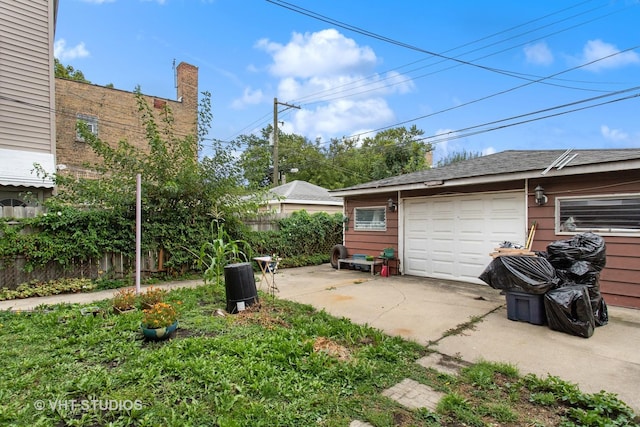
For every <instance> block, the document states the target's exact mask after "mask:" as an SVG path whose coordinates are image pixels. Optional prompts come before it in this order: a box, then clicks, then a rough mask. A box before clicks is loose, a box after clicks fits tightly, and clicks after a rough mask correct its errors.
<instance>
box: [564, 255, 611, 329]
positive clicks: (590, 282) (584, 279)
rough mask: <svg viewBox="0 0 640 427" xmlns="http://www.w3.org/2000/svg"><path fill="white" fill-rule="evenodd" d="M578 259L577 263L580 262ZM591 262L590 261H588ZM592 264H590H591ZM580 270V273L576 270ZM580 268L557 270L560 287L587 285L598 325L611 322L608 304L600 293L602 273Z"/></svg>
mask: <svg viewBox="0 0 640 427" xmlns="http://www.w3.org/2000/svg"><path fill="white" fill-rule="evenodd" d="M580 263H581V261H578V262H577V263H576V264H580ZM587 264H589V263H587ZM589 265H590V264H589ZM576 271H578V272H579V273H580V275H578V274H576V273H575V272H576ZM584 271H585V270H584V269H582V268H581V267H580V268H573V267H572V268H570V269H569V270H561V269H560V270H556V274H557V276H558V279H559V286H560V287H567V286H577V285H583V286H586V287H587V290H588V292H589V300H590V301H591V309H592V311H593V317H594V318H595V321H596V327H597V326H604V325H606V324H607V323H609V313H608V310H607V304H606V303H605V301H604V299H603V298H602V294H601V293H600V273H599V272H597V271H593V269H591V270H590V271H588V272H586V273H585V272H584Z"/></svg>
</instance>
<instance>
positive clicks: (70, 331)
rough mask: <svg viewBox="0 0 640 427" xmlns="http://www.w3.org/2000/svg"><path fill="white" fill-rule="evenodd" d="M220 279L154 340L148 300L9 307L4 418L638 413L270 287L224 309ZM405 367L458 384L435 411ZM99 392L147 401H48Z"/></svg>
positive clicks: (321, 419)
mask: <svg viewBox="0 0 640 427" xmlns="http://www.w3.org/2000/svg"><path fill="white" fill-rule="evenodd" d="M211 288H212V287H211V286H200V287H198V288H192V289H186V288H185V289H177V290H173V291H170V292H168V293H167V294H166V295H164V300H165V302H167V303H168V304H177V303H178V301H182V304H181V305H180V307H181V309H180V329H178V330H177V331H176V336H175V337H174V338H173V339H171V340H169V341H166V342H161V343H156V342H146V341H144V340H143V338H142V334H141V332H140V330H139V327H140V322H141V319H142V315H143V313H142V312H141V311H140V310H138V311H137V312H133V313H130V314H126V315H120V316H116V315H113V314H110V313H109V310H108V308H110V307H111V300H105V301H101V302H98V303H92V306H96V307H98V308H101V309H103V310H104V311H105V312H106V314H105V315H104V316H86V315H82V313H81V310H82V308H84V307H81V306H78V305H70V304H66V305H59V306H50V307H41V308H40V309H38V310H34V311H32V312H29V313H15V312H9V311H1V312H0V360H2V361H3V375H2V376H0V425H79V426H80V425H113V426H125V425H140V426H152V425H164V426H181V425H220V426H235V425H251V426H273V425H282V426H311V425H318V426H328V427H338V426H342V427H344V426H347V425H349V423H350V422H351V421H352V420H356V419H358V420H361V421H363V422H367V423H369V424H371V425H374V426H376V427H383V426H439V425H442V426H454V425H468V426H483V427H484V426H501V425H508V426H520V425H523V426H524V425H527V426H578V425H584V426H601V425H611V426H623V425H624V426H632V425H637V424H635V423H636V422H637V420H634V419H633V412H632V411H631V410H630V409H629V407H628V406H627V405H625V404H624V403H623V402H621V401H619V400H618V399H617V398H616V397H615V396H614V395H612V394H610V393H605V392H601V393H596V394H593V395H590V394H585V393H582V392H580V391H579V389H578V388H577V387H576V386H575V385H573V384H570V383H566V382H564V381H562V380H560V379H558V378H556V377H548V378H538V377H536V376H534V375H525V376H522V377H521V376H519V374H518V371H517V369H516V368H515V367H514V366H512V365H508V364H500V363H491V362H484V361H482V362H479V363H476V364H474V365H471V366H468V367H465V368H463V369H462V370H461V371H460V374H459V375H458V376H451V375H441V374H439V373H437V372H436V371H434V370H432V369H424V368H423V367H422V366H420V365H418V364H417V363H413V362H414V361H415V360H416V359H418V358H419V357H421V356H422V355H424V354H425V352H426V349H425V348H424V347H422V346H420V345H418V344H417V343H414V342H409V341H405V340H402V339H401V338H398V337H389V336H387V335H385V334H384V333H382V332H381V331H380V330H377V329H373V328H370V327H368V326H363V325H354V324H353V323H351V322H350V321H348V320H347V319H344V318H336V317H333V316H330V315H329V314H328V313H326V312H324V311H316V310H315V309H313V308H312V307H311V306H308V305H301V304H296V303H293V302H288V301H282V300H279V299H277V298H274V299H271V298H264V299H262V300H261V305H260V307H259V308H256V309H255V310H247V311H245V312H242V313H240V314H237V315H233V316H231V315H229V316H224V317H219V316H214V315H213V313H214V312H215V311H216V310H217V309H218V308H219V307H221V306H224V304H225V298H224V290H223V289H219V287H215V288H214V289H213V291H212V289H211ZM342 356H348V357H342ZM405 378H412V379H414V380H416V381H419V382H420V383H422V384H425V385H428V386H430V387H432V388H434V389H436V390H439V391H442V392H444V393H446V395H445V396H444V398H442V399H441V401H440V402H439V404H438V406H437V409H436V410H435V411H433V412H432V411H428V410H426V409H417V410H413V411H412V410H408V409H406V408H403V407H402V406H401V405H400V404H398V403H396V402H395V401H393V400H391V399H388V398H386V397H384V396H383V395H382V392H383V391H384V390H385V389H387V388H389V387H391V386H393V385H395V384H397V383H399V382H400V381H402V380H403V379H405ZM91 399H97V400H114V401H136V400H139V401H140V402H141V403H142V407H141V408H139V409H131V410H113V411H101V410H93V409H89V410H86V411H85V410H71V409H70V408H69V407H67V408H64V407H63V408H60V407H57V408H55V410H51V409H50V407H45V409H44V410H38V409H37V408H36V407H35V406H34V405H35V403H36V402H41V401H42V402H45V403H50V402H56V401H62V402H69V401H72V400H75V401H83V400H91ZM67 405H68V404H67Z"/></svg>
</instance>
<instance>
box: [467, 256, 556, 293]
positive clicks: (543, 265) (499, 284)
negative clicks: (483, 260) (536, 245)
mask: <svg viewBox="0 0 640 427" xmlns="http://www.w3.org/2000/svg"><path fill="white" fill-rule="evenodd" d="M479 279H480V280H482V281H483V282H485V283H487V284H488V285H489V286H491V287H492V288H494V289H505V290H521V291H523V292H526V293H529V294H535V295H542V294H544V293H545V292H547V291H548V290H549V289H552V288H555V287H556V286H557V285H558V282H559V281H558V279H557V277H556V273H555V270H554V268H553V266H552V265H551V264H550V263H549V261H547V260H546V259H545V258H538V257H531V256H500V257H497V258H495V259H494V260H493V261H491V263H490V264H489V266H488V267H487V268H486V269H485V270H484V271H483V272H482V274H481V275H480V276H479Z"/></svg>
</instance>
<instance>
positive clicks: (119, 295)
mask: <svg viewBox="0 0 640 427" xmlns="http://www.w3.org/2000/svg"><path fill="white" fill-rule="evenodd" d="M135 310H136V291H135V289H133V288H123V289H119V290H118V291H117V292H116V293H115V294H114V295H113V311H114V312H116V313H118V314H122V313H128V312H131V311H135Z"/></svg>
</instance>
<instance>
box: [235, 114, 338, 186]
mask: <svg viewBox="0 0 640 427" xmlns="http://www.w3.org/2000/svg"><path fill="white" fill-rule="evenodd" d="M272 130H273V127H272V126H271V125H269V126H267V127H266V128H264V129H262V137H258V136H256V135H241V136H240V137H239V138H238V140H237V143H238V145H245V146H246V147H247V148H246V149H245V151H244V152H243V153H242V154H241V155H240V161H239V163H240V166H241V167H242V169H243V170H244V178H245V179H246V181H247V183H248V186H249V188H250V189H254V190H255V189H259V188H267V187H271V185H272V183H273V146H272V144H271V141H270V140H271V138H270V135H271V133H272ZM325 160H326V159H325V156H324V154H323V152H322V149H321V147H320V145H319V143H317V142H316V143H312V142H311V141H309V140H308V139H306V138H304V137H303V136H300V135H295V134H285V133H283V132H282V131H280V130H279V131H278V170H279V171H280V174H279V175H280V177H282V176H283V175H287V177H288V179H289V180H291V179H290V178H291V177H292V178H293V179H299V180H303V181H308V182H311V183H313V184H316V185H321V184H320V183H318V180H317V179H316V178H317V173H318V171H319V170H322V168H323V163H324V162H325ZM293 169H297V170H298V171H297V172H295V173H291V172H290V171H291V170H293ZM278 181H279V182H281V178H279V180H278Z"/></svg>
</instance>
